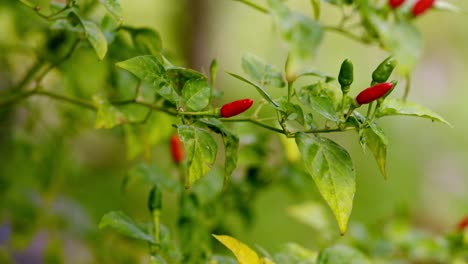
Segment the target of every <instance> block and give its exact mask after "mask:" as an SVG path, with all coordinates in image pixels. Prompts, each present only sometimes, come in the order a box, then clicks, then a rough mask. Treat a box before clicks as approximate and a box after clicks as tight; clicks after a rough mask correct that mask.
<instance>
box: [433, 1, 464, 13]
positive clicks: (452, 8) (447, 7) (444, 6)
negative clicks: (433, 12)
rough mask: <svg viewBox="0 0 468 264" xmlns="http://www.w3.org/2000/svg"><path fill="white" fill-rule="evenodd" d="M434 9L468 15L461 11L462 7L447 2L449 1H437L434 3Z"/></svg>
mask: <svg viewBox="0 0 468 264" xmlns="http://www.w3.org/2000/svg"><path fill="white" fill-rule="evenodd" d="M434 8H435V9H437V10H440V11H448V12H452V13H457V14H465V15H466V14H467V12H466V11H464V10H463V9H461V8H460V7H458V6H456V5H454V4H452V3H450V2H447V1H442V0H437V1H435V2H434Z"/></svg>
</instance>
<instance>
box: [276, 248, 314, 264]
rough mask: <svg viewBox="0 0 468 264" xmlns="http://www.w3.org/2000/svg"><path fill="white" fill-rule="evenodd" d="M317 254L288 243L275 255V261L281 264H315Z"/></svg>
mask: <svg viewBox="0 0 468 264" xmlns="http://www.w3.org/2000/svg"><path fill="white" fill-rule="evenodd" d="M316 258H317V253H316V252H313V251H311V250H309V249H306V248H304V247H302V246H300V245H298V244H295V243H288V244H286V245H285V246H283V248H282V250H281V251H280V252H279V253H277V254H275V258H274V259H275V261H276V262H277V263H279V264H281V263H288V264H315V260H316Z"/></svg>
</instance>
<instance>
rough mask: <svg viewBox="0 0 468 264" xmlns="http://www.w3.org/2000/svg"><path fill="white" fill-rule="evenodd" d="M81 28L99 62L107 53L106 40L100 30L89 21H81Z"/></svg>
mask: <svg viewBox="0 0 468 264" xmlns="http://www.w3.org/2000/svg"><path fill="white" fill-rule="evenodd" d="M83 27H84V30H85V33H86V38H87V39H88V41H89V43H90V44H91V46H92V47H93V48H94V51H95V52H96V55H97V56H98V58H99V60H103V59H104V57H105V56H106V53H107V40H106V37H105V36H104V33H102V31H101V29H100V28H99V27H98V26H97V25H96V24H94V22H91V21H83Z"/></svg>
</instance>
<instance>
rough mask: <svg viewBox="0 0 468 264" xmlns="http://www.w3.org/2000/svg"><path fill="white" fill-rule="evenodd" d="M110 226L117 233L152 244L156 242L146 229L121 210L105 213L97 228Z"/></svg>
mask: <svg viewBox="0 0 468 264" xmlns="http://www.w3.org/2000/svg"><path fill="white" fill-rule="evenodd" d="M103 228H111V229H113V230H115V231H117V232H118V233H120V234H122V235H125V236H128V237H131V238H135V239H139V240H143V241H146V242H149V243H152V244H156V241H155V240H154V238H153V236H151V235H150V234H149V232H148V230H145V229H144V228H142V227H141V226H140V225H139V224H137V223H135V222H134V221H133V219H132V218H130V217H129V216H128V215H126V214H125V213H123V212H121V211H113V212H109V213H107V214H105V215H104V216H103V217H102V218H101V221H100V222H99V229H103Z"/></svg>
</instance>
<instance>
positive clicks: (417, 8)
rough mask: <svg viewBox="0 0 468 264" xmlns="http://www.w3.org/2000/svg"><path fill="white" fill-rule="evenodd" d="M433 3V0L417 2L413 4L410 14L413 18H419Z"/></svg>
mask: <svg viewBox="0 0 468 264" xmlns="http://www.w3.org/2000/svg"><path fill="white" fill-rule="evenodd" d="M434 3H435V0H419V1H417V2H416V4H414V6H413V9H411V13H412V14H413V16H415V17H416V16H419V15H421V14H423V13H424V12H426V11H427V10H428V9H429V8H431V7H432V6H433V5H434Z"/></svg>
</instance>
